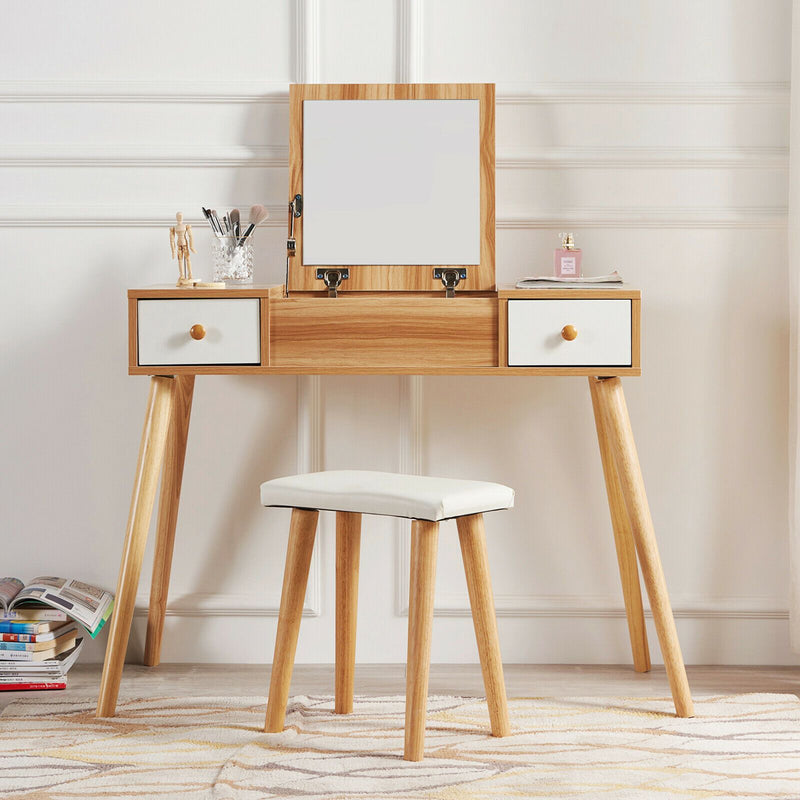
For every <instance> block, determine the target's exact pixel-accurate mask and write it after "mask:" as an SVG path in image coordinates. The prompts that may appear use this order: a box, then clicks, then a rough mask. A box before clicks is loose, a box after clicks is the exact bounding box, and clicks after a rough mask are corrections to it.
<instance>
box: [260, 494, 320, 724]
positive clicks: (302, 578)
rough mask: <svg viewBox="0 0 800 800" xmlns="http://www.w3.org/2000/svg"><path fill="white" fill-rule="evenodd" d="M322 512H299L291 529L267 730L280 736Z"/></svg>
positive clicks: (276, 639)
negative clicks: (309, 571)
mask: <svg viewBox="0 0 800 800" xmlns="http://www.w3.org/2000/svg"><path fill="white" fill-rule="evenodd" d="M318 518H319V511H308V510H304V509H299V508H295V509H294V510H293V511H292V521H291V524H290V526H289V546H288V548H287V550H286V568H285V569H284V572H283V590H282V592H281V610H280V613H279V615H278V632H277V635H276V637H275V655H274V656H273V659H272V675H271V676H270V683H269V700H268V701H267V719H266V723H265V725H264V730H265V731H266V732H267V733H280V732H281V731H282V730H283V726H284V722H285V719H286V703H287V702H288V700H289V686H290V684H291V682H292V670H293V669H294V654H295V652H296V651H297V636H298V634H299V633H300V620H301V619H302V618H303V601H304V600H305V597H306V586H307V584H308V570H309V567H310V566H311V554H312V553H313V552H314V538H315V536H316V533H317V519H318Z"/></svg>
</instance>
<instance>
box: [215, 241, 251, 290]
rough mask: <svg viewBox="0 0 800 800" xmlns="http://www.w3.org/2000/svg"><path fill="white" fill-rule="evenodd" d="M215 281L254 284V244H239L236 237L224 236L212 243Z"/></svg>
mask: <svg viewBox="0 0 800 800" xmlns="http://www.w3.org/2000/svg"><path fill="white" fill-rule="evenodd" d="M211 254H212V256H213V259H214V280H215V281H225V282H226V283H252V282H253V244H252V242H245V243H244V244H238V243H237V240H236V237H235V236H223V237H222V238H217V239H214V240H213V241H212V242H211Z"/></svg>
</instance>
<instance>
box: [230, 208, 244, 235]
mask: <svg viewBox="0 0 800 800" xmlns="http://www.w3.org/2000/svg"><path fill="white" fill-rule="evenodd" d="M239 224H240V220H239V209H238V208H232V209H231V225H233V235H234V236H235V237H236V240H237V241H238V240H239V235H240V234H241V232H242V231H241V228H240V227H239Z"/></svg>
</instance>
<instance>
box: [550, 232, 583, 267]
mask: <svg viewBox="0 0 800 800" xmlns="http://www.w3.org/2000/svg"><path fill="white" fill-rule="evenodd" d="M558 235H559V236H560V237H561V247H559V248H558V249H557V250H556V251H555V273H556V278H580V277H581V249H580V248H579V247H575V239H573V237H572V234H571V233H559V234H558Z"/></svg>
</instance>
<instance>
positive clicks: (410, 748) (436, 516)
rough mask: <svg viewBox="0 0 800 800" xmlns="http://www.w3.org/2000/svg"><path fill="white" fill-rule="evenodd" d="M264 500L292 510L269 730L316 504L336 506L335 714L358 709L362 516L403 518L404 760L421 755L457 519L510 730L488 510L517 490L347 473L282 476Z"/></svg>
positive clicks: (291, 643)
mask: <svg viewBox="0 0 800 800" xmlns="http://www.w3.org/2000/svg"><path fill="white" fill-rule="evenodd" d="M261 502H262V504H263V505H265V506H279V507H284V508H291V509H293V511H292V520H291V525H290V528H289V546H288V549H287V552H286V570H285V572H284V576H283V591H282V594H281V608H280V615H279V617H278V632H277V636H276V639H275V656H274V658H273V660H272V677H271V679H270V686H269V700H268V703H267V720H266V725H265V727H264V730H265V731H267V732H268V733H279V732H280V731H282V730H283V726H284V721H285V717H286V703H287V701H288V699H289V684H290V682H291V679H292V668H293V666H294V656H295V651H296V649H297V635H298V632H299V630H300V619H301V617H302V613H303V600H304V599H305V593H306V584H307V582H308V569H309V565H310V563H311V553H312V551H313V549H314V537H315V535H316V529H317V518H318V517H319V512H320V511H335V512H336V693H335V694H336V699H335V706H334V708H335V712H336V713H337V714H349V713H350V712H351V711H352V710H353V674H354V670H355V655H356V608H357V603H358V562H359V552H360V546H361V515H362V514H378V515H382V516H390V517H406V518H408V519H411V520H413V522H412V526H411V565H410V572H411V587H410V591H409V602H408V661H407V665H406V726H405V752H404V758H405V759H406V761H420V760H421V759H422V754H423V747H424V741H425V711H426V706H427V700H428V670H429V666H430V653H431V631H432V628H433V595H434V586H435V578H436V550H437V544H438V536H439V521H440V520H443V519H455V520H456V523H457V525H458V538H459V541H460V543H461V554H462V556H463V559H464V571H465V573H466V578H467V588H468V590H469V601H470V605H471V607H472V619H473V622H474V624H475V636H476V638H477V640H478V654H479V656H480V661H481V671H482V672H483V683H484V687H485V689H486V700H487V703H488V706H489V718H490V721H491V728H492V735H493V736H507V735H508V734H509V732H510V729H509V724H508V707H507V701H506V689H505V684H504V682H503V664H502V661H501V658H500V645H499V642H498V638H497V620H496V619H495V613H494V599H493V597H492V587H491V583H490V580H489V563H488V560H487V557H486V536H485V533H484V528H483V513H484V512H486V511H498V510H500V509H505V508H511V507H512V506H513V505H514V490H513V489H510V488H509V487H508V486H503V485H501V484H499V483H486V482H484V481H466V480H455V479H452V478H429V477H424V476H421V475H397V474H394V473H391V472H367V471H360V470H341V471H329V472H315V473H311V474H308V475H293V476H290V477H286V478H277V479H276V480H272V481H267V482H266V483H263V484H262V485H261Z"/></svg>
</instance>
